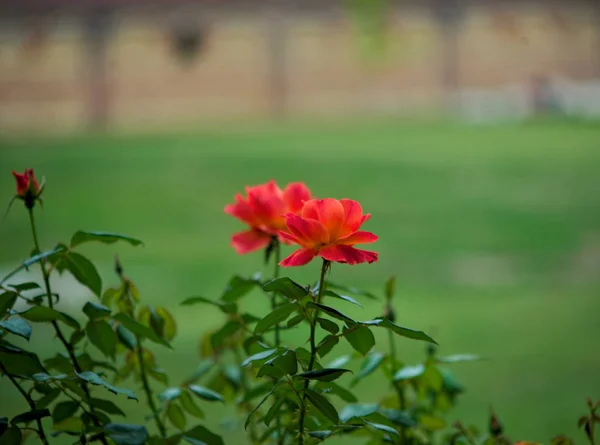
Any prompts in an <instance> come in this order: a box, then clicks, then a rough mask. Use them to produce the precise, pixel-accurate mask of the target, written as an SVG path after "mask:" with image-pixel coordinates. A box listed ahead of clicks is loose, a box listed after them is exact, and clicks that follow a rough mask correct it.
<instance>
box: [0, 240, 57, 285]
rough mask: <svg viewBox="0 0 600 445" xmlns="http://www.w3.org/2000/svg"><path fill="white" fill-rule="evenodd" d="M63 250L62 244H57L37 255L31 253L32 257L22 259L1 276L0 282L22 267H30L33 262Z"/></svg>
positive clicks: (16, 272) (13, 274) (3, 281)
mask: <svg viewBox="0 0 600 445" xmlns="http://www.w3.org/2000/svg"><path fill="white" fill-rule="evenodd" d="M63 250H65V247H64V246H57V247H55V248H54V249H51V250H48V251H46V252H42V253H39V254H37V255H33V256H32V257H30V258H28V259H26V260H25V261H23V263H21V265H19V266H18V267H17V268H15V269H13V270H12V271H11V272H10V273H9V274H8V275H6V276H5V277H4V278H2V280H0V284H3V283H5V282H6V281H7V280H8V279H9V278H11V277H13V276H15V275H16V274H18V273H19V272H20V271H22V270H23V269H29V267H31V266H32V265H34V264H35V263H38V262H40V261H42V260H44V259H46V258H48V257H49V256H52V255H55V254H56V253H59V252H62V251H63Z"/></svg>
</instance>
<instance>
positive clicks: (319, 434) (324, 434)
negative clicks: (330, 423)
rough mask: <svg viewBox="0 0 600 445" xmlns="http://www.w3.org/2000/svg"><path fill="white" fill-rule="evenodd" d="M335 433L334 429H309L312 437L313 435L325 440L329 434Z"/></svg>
mask: <svg viewBox="0 0 600 445" xmlns="http://www.w3.org/2000/svg"><path fill="white" fill-rule="evenodd" d="M332 433H333V431H331V430H325V431H309V432H308V435H309V436H310V437H313V438H315V439H319V440H325V439H327V438H328V437H329V436H331V434H332Z"/></svg>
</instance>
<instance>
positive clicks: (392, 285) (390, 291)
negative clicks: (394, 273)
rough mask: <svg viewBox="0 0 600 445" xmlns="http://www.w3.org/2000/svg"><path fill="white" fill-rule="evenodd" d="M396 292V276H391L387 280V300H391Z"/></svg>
mask: <svg viewBox="0 0 600 445" xmlns="http://www.w3.org/2000/svg"><path fill="white" fill-rule="evenodd" d="M395 293H396V277H390V278H388V280H387V281H386V282H385V298H386V299H387V301H391V299H392V298H394V294H395Z"/></svg>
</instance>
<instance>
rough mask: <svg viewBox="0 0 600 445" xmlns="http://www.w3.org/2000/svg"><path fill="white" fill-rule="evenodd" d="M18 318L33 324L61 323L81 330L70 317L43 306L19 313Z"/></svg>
mask: <svg viewBox="0 0 600 445" xmlns="http://www.w3.org/2000/svg"><path fill="white" fill-rule="evenodd" d="M19 316H20V317H21V318H24V319H25V320H29V321H33V322H34V323H47V322H50V321H61V322H63V323H65V324H66V325H68V326H71V327H72V328H74V329H77V330H79V329H81V327H80V326H79V323H78V322H77V320H75V319H73V318H72V317H71V316H69V315H67V314H64V313H62V312H59V311H57V310H56V309H51V308H49V307H45V306H34V307H32V308H30V309H28V310H26V311H24V312H19Z"/></svg>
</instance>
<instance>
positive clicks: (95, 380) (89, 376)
mask: <svg viewBox="0 0 600 445" xmlns="http://www.w3.org/2000/svg"><path fill="white" fill-rule="evenodd" d="M74 372H75V375H76V376H77V377H79V378H80V379H82V380H85V381H86V382H88V383H91V384H92V385H98V386H104V387H105V388H106V389H108V390H109V391H110V392H112V393H113V394H124V395H125V396H127V398H128V399H133V400H137V399H138V398H137V397H136V395H135V394H134V393H133V391H131V390H130V389H122V388H117V387H115V386H112V385H111V384H109V383H107V382H105V381H104V380H102V378H101V377H100V376H99V375H98V374H96V373H94V372H91V371H83V372H77V371H74Z"/></svg>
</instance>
